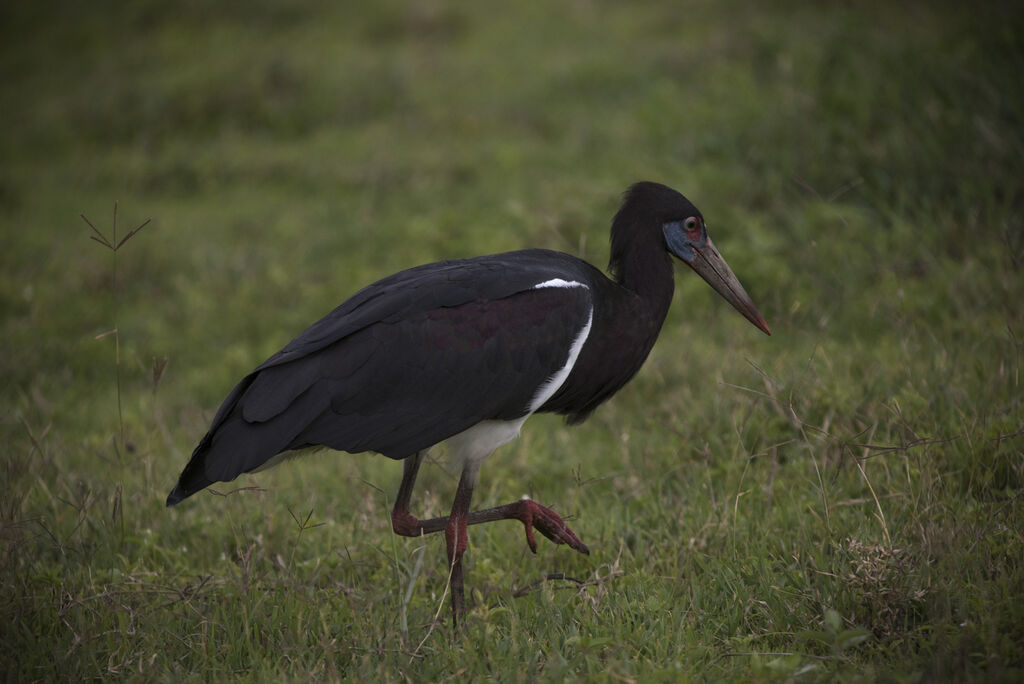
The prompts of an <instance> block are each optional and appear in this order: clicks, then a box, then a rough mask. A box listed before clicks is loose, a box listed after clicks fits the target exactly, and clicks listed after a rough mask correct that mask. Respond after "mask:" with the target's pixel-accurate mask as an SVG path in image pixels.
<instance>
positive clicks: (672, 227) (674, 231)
mask: <svg viewBox="0 0 1024 684" xmlns="http://www.w3.org/2000/svg"><path fill="white" fill-rule="evenodd" d="M683 224H684V221H669V222H668V223H666V224H664V225H663V226H662V227H661V231H662V233H664V235H665V242H666V244H668V248H669V250H671V251H672V253H673V254H675V255H676V256H677V257H679V258H680V259H682V260H683V261H685V262H686V263H691V262H692V261H693V249H694V247H696V248H697V249H700V248H701V247H703V246H704V245H705V244H707V241H708V233H707V230H705V228H704V222H703V221H702V222H701V227H700V239H699V240H693V239H691V238H690V236H689V235H687V233H686V228H685V227H684V225H683Z"/></svg>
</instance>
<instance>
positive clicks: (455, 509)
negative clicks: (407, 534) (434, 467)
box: [444, 460, 480, 626]
mask: <svg viewBox="0 0 1024 684" xmlns="http://www.w3.org/2000/svg"><path fill="white" fill-rule="evenodd" d="M479 471H480V462H479V461H474V460H470V461H468V462H467V463H466V465H465V467H464V468H463V469H462V477H460V478H459V487H458V489H456V490H455V501H454V502H453V503H452V512H451V514H450V515H449V516H448V524H447V525H445V529H444V541H445V548H446V549H447V551H448V567H449V568H451V576H450V578H449V582H450V584H451V588H452V624H454V625H455V626H458V624H459V619H460V618H461V617H462V616H463V615H464V614H465V613H466V594H465V590H464V589H463V580H464V578H465V572H464V570H463V568H462V556H463V554H465V553H466V548H467V547H468V546H469V532H468V531H467V530H466V525H467V517H468V515H469V504H470V502H471V501H472V499H473V487H474V486H476V477H477V474H478V473H479Z"/></svg>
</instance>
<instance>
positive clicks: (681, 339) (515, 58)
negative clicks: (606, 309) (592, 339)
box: [0, 0, 1024, 681]
mask: <svg viewBox="0 0 1024 684" xmlns="http://www.w3.org/2000/svg"><path fill="white" fill-rule="evenodd" d="M367 4H369V3H367ZM60 5H61V6H60V7H59V8H54V7H52V5H51V6H43V5H39V4H38V3H37V4H31V3H14V4H11V5H10V6H7V5H5V6H4V8H3V9H2V10H0V26H2V27H3V28H2V29H0V31H2V32H3V34H4V35H3V42H2V47H0V83H2V86H0V107H2V111H3V112H4V133H5V134H4V135H3V136H2V137H0V158H2V159H3V163H2V165H0V225H2V231H3V232H2V236H3V243H4V245H3V250H2V255H0V261H2V269H0V298H2V299H0V311H2V312H3V317H2V329H0V339H2V343H0V344H2V347H0V350H2V353H0V377H2V378H3V385H4V386H5V390H4V391H3V393H2V394H0V397H2V399H0V401H2V402H3V403H2V406H0V409H2V410H0V416H2V418H0V430H2V439H3V441H2V444H3V447H4V456H3V461H2V463H3V468H2V470H0V489H2V491H3V492H4V494H3V496H2V497H0V499H2V503H0V532H2V534H0V569H2V572H3V581H2V582H0V606H2V614H0V617H2V618H3V619H2V620H0V664H2V672H3V679H4V681H32V680H81V679H96V678H101V677H103V678H106V677H123V678H126V679H135V680H145V681H150V680H154V679H156V680H171V679H173V680H176V681H179V680H181V679H183V678H184V679H189V680H210V681H220V680H223V679H224V678H238V679H244V680H258V681H280V680H294V681H306V680H308V679H310V678H312V679H317V680H333V679H353V680H363V681H365V680H369V679H371V678H372V679H382V680H386V681H403V680H414V681H415V680H445V679H452V680H460V681H461V680H464V679H466V678H469V677H472V678H475V679H483V678H493V679H498V680H516V681H526V680H530V681H532V680H537V679H539V680H545V681H560V680H565V679H575V678H583V679H593V680H597V681H623V680H625V681H679V680H688V679H690V680H714V681H719V680H736V681H749V680H793V681H818V680H827V681H831V680H835V679H839V680H843V681H860V680H884V681H922V680H923V681H932V680H948V679H953V680H966V681H1000V680H1003V681H1014V680H1019V679H1020V678H1022V677H1024V627H1022V625H1024V600H1022V597H1024V566H1022V561H1021V559H1022V558H1024V543H1022V532H1021V531H1022V530H1024V503H1022V499H1021V492H1022V491H1024V405H1022V404H1024V386H1022V377H1021V374H1022V362H1024V306H1022V304H1021V303H1022V302H1024V231H1022V218H1024V189H1022V188H1024V186H1022V184H1021V179H1022V178H1024V115H1022V113H1021V112H1022V111H1024V106H1022V105H1024V101H1022V98H1021V90H1020V74H1021V73H1022V72H1024V57H1022V55H1024V46H1022V42H1021V41H1022V36H1024V14H1022V12H1020V11H1019V10H1014V9H1009V8H1008V7H1009V6H1007V8H1003V9H997V8H996V7H989V6H987V5H984V4H980V5H976V6H970V7H963V8H958V7H952V6H951V7H947V8H943V7H941V4H937V3H923V2H922V3H911V4H909V5H907V4H905V3H903V4H901V6H900V7H896V6H894V4H893V3H884V4H883V3H868V4H863V3H852V4H851V3H840V4H836V3H828V4H822V3H816V4H804V3H790V4H789V6H788V7H783V8H780V9H771V10H770V9H765V8H757V7H748V6H745V5H743V4H740V3H728V2H727V3H720V2H694V3H655V2H639V3H609V2H589V3H587V2H575V3H543V2H526V3H514V4H511V5H510V4H508V3H490V2H484V3H475V4H472V5H469V4H464V3H454V2H452V3H449V2H441V1H437V2H434V1H432V2H426V3H415V4H411V3H410V4H409V6H406V3H399V2H385V3H374V8H373V9H367V8H360V7H357V6H339V5H338V4H336V3H326V2H320V3H310V4H309V5H307V6H304V7H302V8H301V9H300V8H298V6H293V5H292V4H291V3H284V2H281V3H276V2H272V1H271V0H265V1H262V2H257V3H255V4H249V5H246V6H245V7H244V8H239V7H236V6H234V5H230V4H226V3H225V4H223V5H211V4H210V3H206V2H184V3H170V4H168V3H157V2H137V3H130V4H126V3H111V2H106V3H88V4H86V5H82V4H80V3H79V4H75V3H60ZM640 179H651V180H660V181H663V182H666V183H668V184H670V185H673V186H674V187H677V188H679V189H680V190H682V191H683V192H684V193H685V194H686V195H687V196H688V197H690V199H692V200H693V201H694V202H695V203H696V204H697V206H699V207H700V208H701V209H702V211H703V212H704V214H705V216H706V217H707V218H708V221H709V225H710V227H711V232H712V235H713V236H714V238H715V241H716V243H717V245H718V246H719V248H720V249H721V251H722V252H723V254H724V255H725V257H726V258H727V259H728V260H729V263H730V264H731V266H732V267H733V269H734V270H735V271H736V273H737V274H738V275H739V277H740V279H741V280H742V281H743V283H744V284H745V285H746V287H747V289H748V291H749V292H750V293H751V294H752V295H753V296H754V298H755V301H756V302H757V303H758V305H759V307H760V309H761V311H762V313H764V315H765V317H766V318H767V320H768V322H769V324H770V325H771V327H772V330H773V332H774V335H773V337H771V338H766V337H764V336H762V335H760V333H758V332H757V331H756V330H754V329H753V328H752V327H751V326H750V325H749V324H747V323H746V322H745V321H744V320H743V319H742V318H741V317H740V316H738V315H737V314H736V313H735V312H734V311H732V310H731V309H730V308H729V307H728V306H727V305H726V304H725V303H724V302H722V301H721V300H720V299H719V298H718V297H717V296H716V295H714V293H713V292H711V291H710V289H708V288H707V287H706V286H705V285H704V284H703V283H701V282H699V280H698V279H696V278H694V277H692V275H691V274H689V273H686V272H683V271H682V270H681V271H680V272H679V273H678V276H679V277H678V278H677V292H676V299H675V302H674V306H673V309H672V312H671V313H670V316H669V320H668V321H667V322H666V325H665V329H664V331H663V333H662V336H661V339H660V341H659V343H658V345H657V346H656V347H655V350H654V352H653V354H652V356H651V358H650V359H649V360H648V362H647V364H646V366H645V367H644V369H643V371H642V372H641V373H640V375H639V376H638V377H637V378H636V379H635V380H634V381H633V383H632V384H630V385H629V386H627V388H626V389H625V390H623V391H622V392H621V393H620V394H619V395H617V396H616V397H615V398H614V399H613V400H612V401H611V402H609V403H608V404H607V405H605V406H603V407H602V408H600V409H599V410H598V411H597V413H596V414H595V415H594V416H593V417H592V418H591V420H590V421H588V422H587V423H586V424H584V425H583V426H581V427H577V428H573V429H569V428H567V427H565V426H564V425H563V424H562V423H561V422H559V421H558V420H557V419H555V418H553V417H550V416H539V417H535V418H533V419H531V420H530V421H529V423H528V424H527V426H526V428H525V429H524V433H523V436H522V438H521V439H519V440H518V441H516V442H514V443H512V444H510V445H508V446H506V447H504V448H503V449H501V450H500V451H499V452H497V453H496V454H495V455H494V456H493V457H492V458H491V459H490V460H489V461H488V462H487V463H486V464H485V466H484V469H483V473H482V481H481V484H480V487H479V488H478V490H477V495H476V503H477V504H479V505H480V506H486V505H493V504H498V503H504V502H506V501H509V500H512V499H513V498H517V497H519V496H521V495H522V494H524V493H528V494H530V495H532V496H534V497H535V498H537V499H538V500H539V501H541V502H543V503H546V504H549V505H552V506H554V507H555V508H556V509H557V510H559V511H561V512H563V513H565V514H567V515H569V516H571V518H572V521H571V522H572V526H573V528H574V529H575V531H576V532H577V533H578V534H579V535H580V537H581V538H582V539H583V540H584V541H585V542H586V543H587V544H588V545H589V546H590V548H591V550H592V555H591V556H589V557H583V556H579V555H577V554H573V553H572V552H570V551H568V550H566V549H565V547H554V546H552V545H551V544H546V543H542V546H541V548H540V549H539V553H538V554H537V555H536V556H533V555H531V554H530V553H529V552H528V550H527V549H526V545H525V542H524V540H523V538H522V531H521V529H520V528H519V527H518V526H517V525H515V524H513V523H501V524H494V525H490V526H484V527H481V528H474V529H472V530H471V532H470V538H471V550H470V553H469V554H468V556H467V559H468V561H469V569H468V576H467V586H468V588H469V589H470V590H471V596H470V602H471V603H472V604H473V608H472V610H471V612H470V614H469V616H468V619H467V626H468V629H467V630H466V631H465V632H464V633H454V634H453V633H452V631H451V627H450V624H449V622H448V620H447V619H446V618H447V615H448V606H447V605H446V604H445V603H444V601H443V598H442V597H443V593H444V584H445V577H446V572H445V562H444V548H443V541H442V540H441V539H440V538H439V537H435V538H430V539H428V540H426V542H425V543H421V542H419V541H416V540H410V539H404V538H396V537H394V536H393V535H392V534H391V532H390V523H389V519H388V510H389V506H390V503H391V501H390V498H391V497H393V495H394V492H395V490H396V487H397V482H398V479H399V476H400V470H401V468H400V465H399V464H396V463H394V462H391V461H388V460H387V459H384V458H381V457H375V456H372V455H359V456H350V455H345V454H334V453H326V452H325V453H317V454H313V455H311V456H309V457H307V458H306V459H304V460H303V461H300V462H293V463H290V464H287V465H285V466H283V467H281V468H279V469H276V470H272V471H269V472H267V473H263V474H260V475H257V476H253V477H246V478H244V479H242V480H239V481H237V482H235V483H231V484H230V485H225V486H221V487H219V488H218V490H219V491H220V492H222V493H226V492H229V491H231V490H232V489H234V488H236V487H258V490H252V489H250V490H246V491H241V492H238V493H235V494H232V495H230V496H227V497H221V496H215V495H211V494H202V495H199V496H197V497H195V498H194V500H190V501H188V502H187V503H185V504H183V505H181V506H179V507H177V508H174V509H170V510H168V509H165V508H164V507H163V501H164V497H165V496H166V493H167V491H168V490H169V489H170V487H171V486H172V484H173V483H174V480H175V478H176V477H177V475H178V473H179V472H180V469H181V468H182V466H183V465H184V463H185V462H186V460H187V458H188V455H189V453H190V452H191V449H192V447H193V446H194V444H195V443H196V441H197V440H198V439H199V438H200V437H201V436H202V434H203V432H204V431H205V429H206V427H207V426H208V422H209V420H210V418H211V417H212V413H213V411H214V410H215V409H216V407H217V405H218V404H219V402H220V400H221V399H222V398H223V397H224V396H225V394H226V393H227V391H228V390H229V389H230V388H231V386H232V385H233V383H234V382H235V381H237V379H238V378H240V377H241V376H242V375H243V374H244V373H246V372H248V371H249V370H250V369H251V368H252V367H254V366H255V365H256V364H258V363H259V362H260V361H262V360H263V359H264V358H265V357H266V356H268V355H269V354H271V353H273V352H274V351H276V350H277V349H278V348H280V347H281V346H282V345H283V344H284V343H286V342H287V341H288V340H290V339H291V338H292V337H293V336H294V335H295V334H297V333H298V332H300V331H301V330H302V329H303V328H304V327H305V326H306V325H308V324H309V323H310V322H312V321H313V320H315V319H316V318H318V317H319V316H320V315H322V314H323V313H325V312H326V311H328V310H329V309H331V308H332V307H333V306H334V305H336V304H337V303H339V302H340V301H341V300H343V299H344V298H345V297H346V296H348V295H349V294H351V293H352V292H354V291H355V290H356V289H358V288H359V287H361V286H362V285H365V284H367V283H369V282H371V281H372V280H374V279H376V278H378V277H381V276H384V275H387V274H388V273H391V272H393V271H395V270H398V269H401V268H406V267H409V266H413V265H416V264H419V263H424V262H428V261H432V260H437V259H442V258H450V257H458V256H469V255H473V254H483V253H489V252H495V251H501V250H506V249H515V248H521V247H550V248H555V249H562V250H565V251H568V252H571V253H574V254H579V255H581V256H584V257H586V258H588V259H590V260H592V261H594V262H595V263H598V264H603V263H604V261H605V260H606V258H607V251H606V248H605V244H606V240H607V230H608V226H609V223H610V219H611V215H612V213H613V212H614V210H615V208H616V206H617V203H618V200H619V195H620V193H621V192H622V191H623V190H624V189H625V187H626V186H627V185H628V184H629V183H631V182H633V181H635V180H640ZM115 200H118V201H119V203H120V204H119V234H122V235H123V234H124V231H125V230H127V229H128V228H130V227H134V226H136V225H138V224H140V223H141V222H142V221H143V220H145V219H146V218H148V217H151V218H152V223H151V224H150V225H149V226H147V227H146V229H145V230H144V231H142V232H141V233H139V234H138V235H136V236H135V237H134V238H133V239H132V240H131V241H130V242H128V243H126V244H125V246H124V247H123V248H122V249H121V251H119V253H118V265H117V269H118V275H117V284H116V285H117V286H116V287H115V286H114V282H113V278H112V261H111V255H110V253H109V252H107V251H106V250H104V249H102V248H100V247H99V246H98V245H96V244H95V243H94V242H91V241H90V240H89V235H90V234H91V231H90V229H89V228H88V226H86V225H85V223H83V222H82V221H81V219H80V218H79V214H80V213H84V214H85V215H86V216H87V217H89V219H90V220H91V221H92V222H93V223H95V224H96V225H97V227H98V228H100V229H101V230H103V231H107V232H108V231H109V230H110V219H111V213H112V209H113V203H114V201H115ZM115 321H116V325H117V326H118V338H119V342H120V375H121V378H120V394H121V406H120V408H121V413H122V414H123V423H124V432H125V442H124V443H123V444H122V443H121V441H120V437H119V435H120V430H121V426H120V423H119V419H118V401H117V391H118V390H117V382H116V372H117V371H116V368H115V364H114V347H113V338H112V337H106V338H102V339H99V340H97V339H95V337H96V336H97V335H99V334H101V333H103V332H105V331H108V330H110V329H111V328H113V327H114V325H115ZM164 357H166V358H167V359H168V365H167V367H166V370H165V371H164V373H163V375H162V377H161V379H160V382H159V383H158V384H154V382H153V374H152V367H153V364H154V362H157V363H159V362H160V360H162V359H163V358H164ZM454 487H455V481H454V479H453V476H452V475H451V474H450V473H449V472H448V471H447V470H446V469H445V467H444V465H443V459H440V465H438V466H433V467H428V468H427V469H426V471H425V472H424V473H423V475H422V477H421V482H420V483H419V487H418V491H417V495H416V497H415V499H414V506H415V509H414V510H415V512H417V513H419V514H422V515H428V514H443V513H444V512H445V511H446V509H447V507H448V505H449V504H450V498H451V496H452V494H453V492H454ZM555 573H563V574H564V575H565V576H567V577H572V578H575V579H576V580H578V582H573V581H572V580H550V581H547V582H540V580H542V579H543V578H545V577H546V576H548V575H549V574H555ZM520 590H523V591H520ZM438 610H440V615H441V617H442V618H445V619H442V620H441V621H440V622H439V623H437V624H436V625H433V618H434V616H435V614H437V612H438Z"/></svg>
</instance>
